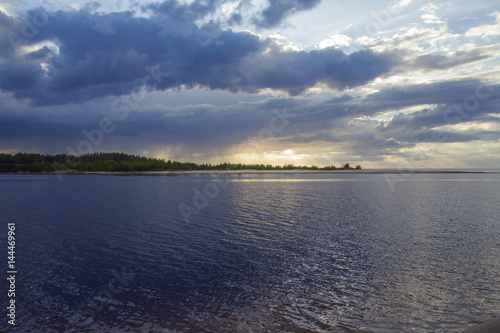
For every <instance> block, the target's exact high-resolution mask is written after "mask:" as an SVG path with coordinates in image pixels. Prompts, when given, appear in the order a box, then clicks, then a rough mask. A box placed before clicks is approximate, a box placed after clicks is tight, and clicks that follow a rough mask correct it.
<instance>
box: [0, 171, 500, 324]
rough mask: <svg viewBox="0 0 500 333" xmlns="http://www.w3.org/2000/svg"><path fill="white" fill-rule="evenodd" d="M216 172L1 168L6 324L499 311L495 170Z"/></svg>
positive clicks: (461, 318)
mask: <svg viewBox="0 0 500 333" xmlns="http://www.w3.org/2000/svg"><path fill="white" fill-rule="evenodd" d="M218 177H219V178H213V177H211V175H209V174H200V175H196V174H195V175H192V174H190V175H181V176H141V177H138V176H108V175H99V176H97V175H73V176H63V179H62V182H59V181H58V179H57V177H55V176H51V175H0V200H1V201H0V205H1V212H2V214H1V219H0V220H1V222H2V225H3V228H4V229H5V230H4V231H2V232H6V231H7V227H6V225H7V223H8V222H15V223H16V227H17V236H18V244H17V264H18V272H19V273H18V281H17V288H18V293H17V300H18V303H19V304H20V306H19V308H18V313H17V316H18V318H17V320H18V326H17V331H19V332H31V331H35V332H61V331H64V330H65V329H69V328H71V327H75V331H78V332H96V331H106V332H410V331H415V332H455V331H457V330H459V329H460V328H462V327H463V326H464V325H466V324H467V323H468V322H471V321H473V320H474V319H476V318H479V317H488V316H493V315H496V314H497V313H499V312H500V208H499V207H500V176H499V175H498V174H415V175H404V176H402V177H399V178H394V177H392V178H389V181H388V180H387V177H386V175H384V174H378V175H377V174H340V175H339V174H319V175H315V174H306V175H293V174H286V175H280V174H267V175H266V174H249V175H232V176H228V175H219V176H218ZM179 206H180V207H181V209H179ZM0 246H1V247H3V248H5V249H6V248H7V244H6V239H5V238H2V239H1V242H0ZM5 252H7V250H5ZM5 260H6V259H5ZM6 287H7V285H6V284H3V285H2V288H3V289H2V290H1V291H0V292H1V293H2V295H5V294H6V290H7V288H6ZM2 302H3V303H2V307H3V308H4V309H5V307H6V304H7V303H6V302H5V298H2ZM2 318H3V319H2V321H1V322H0V325H1V327H2V329H5V328H7V327H8V325H7V322H6V321H7V320H6V316H2Z"/></svg>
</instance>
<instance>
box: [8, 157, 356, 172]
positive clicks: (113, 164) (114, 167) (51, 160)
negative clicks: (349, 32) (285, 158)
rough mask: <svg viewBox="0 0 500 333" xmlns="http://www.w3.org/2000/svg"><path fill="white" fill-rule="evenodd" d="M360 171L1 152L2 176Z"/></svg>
mask: <svg viewBox="0 0 500 333" xmlns="http://www.w3.org/2000/svg"><path fill="white" fill-rule="evenodd" d="M353 169H356V170H360V169H361V166H360V165H357V166H356V167H355V168H353V167H351V166H350V165H349V163H346V164H344V165H343V166H340V167H335V166H333V165H331V166H327V167H318V166H315V165H312V166H296V165H294V164H284V165H271V164H267V165H264V164H242V163H227V162H225V163H219V164H207V163H204V164H196V163H190V162H177V161H171V160H168V161H165V160H164V159H159V158H152V157H144V156H137V155H129V154H124V153H91V154H84V155H80V156H74V155H69V154H56V155H44V154H36V153H17V154H15V155H11V154H5V153H0V173H18V172H38V173H46V172H60V171H65V172H71V171H74V172H89V171H90V172H97V171H100V172H106V171H108V172H120V171H123V172H131V171H195V170H353Z"/></svg>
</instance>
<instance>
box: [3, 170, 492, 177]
mask: <svg viewBox="0 0 500 333" xmlns="http://www.w3.org/2000/svg"><path fill="white" fill-rule="evenodd" d="M483 173H484V174H496V173H500V171H481V170H432V169H429V170H397V169H371V170H370V169H366V170H365V169H362V170H299V169H297V170H172V171H170V170H169V171H73V170H65V171H61V172H41V173H40V172H18V173H0V174H4V175H5V174H10V175H117V176H168V175H185V174H240V175H242V174H301V175H304V174H337V175H342V174H483Z"/></svg>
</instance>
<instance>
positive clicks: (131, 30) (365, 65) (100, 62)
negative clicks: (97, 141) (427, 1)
mask: <svg viewBox="0 0 500 333" xmlns="http://www.w3.org/2000/svg"><path fill="white" fill-rule="evenodd" d="M216 3H217V1H211V2H210V1H209V2H207V4H206V5H204V6H202V5H200V4H199V3H198V2H195V3H192V4H191V5H189V6H188V5H183V4H180V3H178V2H176V1H167V2H163V3H162V4H159V5H155V6H156V7H155V8H156V9H158V13H157V14H154V15H153V16H152V17H151V18H149V19H146V18H137V17H134V16H133V15H132V13H130V12H122V13H109V14H96V13H91V12H89V11H88V10H86V9H84V10H80V11H72V12H63V11H59V12H57V13H53V15H51V18H50V20H49V21H48V23H47V25H46V26H44V27H43V28H40V29H39V30H38V32H37V34H35V36H33V37H32V38H30V39H28V40H27V45H23V47H24V49H27V48H28V46H29V48H28V49H30V48H31V49H35V50H34V51H32V52H28V53H25V54H22V53H11V54H10V55H7V56H6V57H4V62H5V64H7V65H8V66H4V67H3V69H0V89H2V90H4V91H6V92H11V93H13V96H14V97H16V98H29V99H31V101H32V103H33V104H34V105H50V104H65V103H69V102H77V103H81V102H84V101H87V100H90V99H93V98H97V97H104V96H108V95H123V94H129V93H130V91H131V89H133V88H134V87H135V86H138V85H147V86H148V87H149V89H153V90H154V89H159V90H164V89H170V88H179V87H181V86H187V87H196V86H204V87H208V88H210V89H223V90H229V91H232V92H238V91H244V92H252V93H255V92H258V91H260V90H262V89H272V90H283V91H286V92H287V93H289V94H290V95H298V94H301V93H303V92H304V91H306V90H307V89H309V88H311V87H313V86H315V85H316V84H317V83H325V84H327V85H329V86H330V87H332V88H335V89H340V90H342V89H346V88H350V87H355V86H358V85H361V84H365V83H367V82H369V81H371V80H373V79H375V78H376V77H378V76H380V75H383V74H385V73H387V72H388V71H389V70H390V69H391V66H392V65H393V64H391V61H392V60H393V58H391V57H390V56H388V55H385V54H378V53H374V52H372V51H370V50H362V51H358V52H355V53H352V54H349V55H348V54H345V53H343V52H342V51H340V50H336V49H333V48H326V49H322V50H312V51H300V50H290V49H287V48H284V47H283V46H282V43H280V41H279V40H276V39H272V38H261V37H259V36H257V35H255V34H253V33H250V32H248V31H233V30H230V29H229V30H222V29H221V28H220V26H218V25H217V24H214V23H210V22H209V23H207V24H204V25H202V26H198V25H197V24H196V23H195V22H194V21H196V20H197V19H198V18H199V17H200V16H202V15H204V14H205V13H206V12H210V11H212V10H213V9H214V8H215V4H216ZM196 4H198V5H196ZM272 4H274V5H276V4H275V3H274V2H273V3H272ZM274 5H273V6H274ZM295 6H299V3H296V5H295ZM308 6H312V4H311V3H309V2H304V3H302V2H300V6H299V7H300V8H309V7H308ZM294 8H295V7H294ZM177 14H178V16H177ZM170 20H172V21H170ZM179 20H181V21H182V22H183V26H182V29H180V28H179V26H178V25H177V23H176V22H178V21H179ZM2 22H3V21H2ZM172 22H174V23H175V24H174V23H172ZM4 23H5V24H4V26H5V27H6V28H7V27H9V26H12V25H14V26H15V25H16V24H17V26H16V29H14V31H15V30H17V31H21V30H22V28H21V27H20V24H21V23H20V22H17V23H16V22H14V21H12V20H7V21H6V22H4ZM172 26H174V28H173V30H170V29H167V28H170V27H172ZM75 27H78V28H75ZM48 42H50V43H52V44H54V45H55V47H54V48H55V49H56V50H52V52H50V51H51V50H50V49H43V50H41V49H36V45H40V44H43V43H45V44H47V43H48ZM155 66H156V68H158V70H159V71H160V72H161V73H168V74H165V75H164V76H163V79H162V82H161V83H159V84H158V83H157V82H154V80H145V77H147V75H148V71H150V70H148V68H153V67H155Z"/></svg>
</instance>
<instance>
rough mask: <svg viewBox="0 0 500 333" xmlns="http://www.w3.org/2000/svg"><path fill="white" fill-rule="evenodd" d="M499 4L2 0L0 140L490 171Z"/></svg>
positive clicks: (53, 150)
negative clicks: (485, 169) (487, 169)
mask: <svg viewBox="0 0 500 333" xmlns="http://www.w3.org/2000/svg"><path fill="white" fill-rule="evenodd" d="M499 35H500V7H499V6H498V2H497V1H481V0H479V1H474V2H471V1H468V0H467V1H462V0H457V1H419V0H397V1H365V0H360V1H344V0H328V1H327V0H167V1H161V0H157V1H147V0H140V1H138V0H117V1H106V0H104V1H100V2H99V3H97V2H88V1H82V0H74V1H71V0H69V1H66V0H61V1H57V0H43V1H42V0H30V1H19V0H16V1H0V152H3V153H11V154H13V153H17V152H36V153H43V154H57V153H71V154H77V155H80V154H85V153H92V152H100V151H120V152H125V153H129V154H135V155H143V156H150V157H158V158H164V159H166V160H167V159H171V160H177V161H189V162H196V163H220V162H233V163H259V164H261V163H263V164H274V165H276V164H279V165H281V164H285V163H286V164H288V163H293V164H295V165H318V166H326V165H336V166H339V165H343V164H344V163H350V164H351V165H357V164H361V165H362V166H363V167H364V168H393V169H396V168H405V169H408V168H409V169H419V168H498V166H499V165H500V115H499V111H500V52H499V49H500V37H499Z"/></svg>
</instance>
